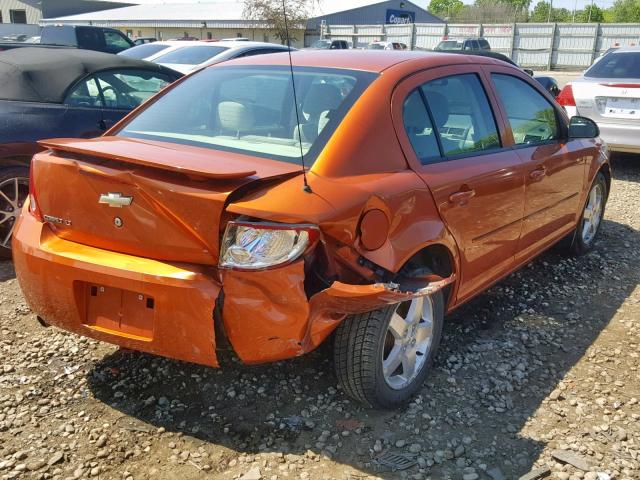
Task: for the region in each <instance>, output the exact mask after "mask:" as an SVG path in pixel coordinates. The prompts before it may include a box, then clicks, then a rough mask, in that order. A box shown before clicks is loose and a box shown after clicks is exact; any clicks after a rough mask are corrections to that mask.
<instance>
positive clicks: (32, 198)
mask: <svg viewBox="0 0 640 480" xmlns="http://www.w3.org/2000/svg"><path fill="white" fill-rule="evenodd" d="M33 170H34V169H33V165H32V166H31V169H30V171H29V213H30V214H31V215H33V216H34V217H35V218H36V219H37V220H38V221H39V222H43V221H44V220H43V218H42V212H41V211H40V204H39V203H38V195H36V182H34V180H33Z"/></svg>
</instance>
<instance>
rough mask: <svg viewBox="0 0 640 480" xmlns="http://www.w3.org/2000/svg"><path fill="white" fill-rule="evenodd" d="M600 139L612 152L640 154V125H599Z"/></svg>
mask: <svg viewBox="0 0 640 480" xmlns="http://www.w3.org/2000/svg"><path fill="white" fill-rule="evenodd" d="M598 127H599V128H600V138H602V139H603V140H604V141H605V142H606V144H607V146H608V147H609V149H610V150H612V151H616V152H629V153H640V125H624V124H619V123H602V122H600V123H598Z"/></svg>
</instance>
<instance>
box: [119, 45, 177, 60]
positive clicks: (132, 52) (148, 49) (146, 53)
mask: <svg viewBox="0 0 640 480" xmlns="http://www.w3.org/2000/svg"><path fill="white" fill-rule="evenodd" d="M167 48H169V45H159V44H157V43H145V44H144V45H138V46H137V47H131V48H128V49H126V50H123V51H122V52H120V53H118V55H120V56H121V57H129V58H137V59H138V60H142V59H143V58H148V57H150V56H151V55H155V54H156V53H158V52H161V51H162V50H166V49H167Z"/></svg>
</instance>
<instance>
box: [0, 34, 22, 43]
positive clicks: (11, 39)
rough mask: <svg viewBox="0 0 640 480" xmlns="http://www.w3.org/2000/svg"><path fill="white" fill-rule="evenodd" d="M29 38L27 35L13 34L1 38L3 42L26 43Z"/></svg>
mask: <svg viewBox="0 0 640 480" xmlns="http://www.w3.org/2000/svg"><path fill="white" fill-rule="evenodd" d="M28 38H29V35H26V34H23V33H13V34H11V35H5V36H4V37H2V39H0V40H2V41H3V42H26V41H27V39H28Z"/></svg>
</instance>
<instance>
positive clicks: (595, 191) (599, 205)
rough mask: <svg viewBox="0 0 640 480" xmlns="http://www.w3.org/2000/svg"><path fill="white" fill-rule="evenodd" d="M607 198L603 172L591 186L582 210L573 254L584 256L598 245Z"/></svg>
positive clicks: (574, 240)
mask: <svg viewBox="0 0 640 480" xmlns="http://www.w3.org/2000/svg"><path fill="white" fill-rule="evenodd" d="M607 196H608V191H607V181H606V179H605V178H604V175H603V174H602V172H598V174H597V175H596V178H595V179H594V180H593V183H592V184H591V189H590V190H589V195H588V196H587V200H586V202H585V205H584V208H583V210H582V216H581V217H580V221H579V222H578V226H577V227H576V230H575V232H574V235H573V242H572V244H571V252H572V253H574V254H576V255H582V254H583V253H586V252H588V251H589V250H591V248H592V247H593V245H594V244H595V243H596V238H597V237H598V233H599V232H600V225H601V223H602V217H604V207H605V205H606V203H607Z"/></svg>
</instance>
